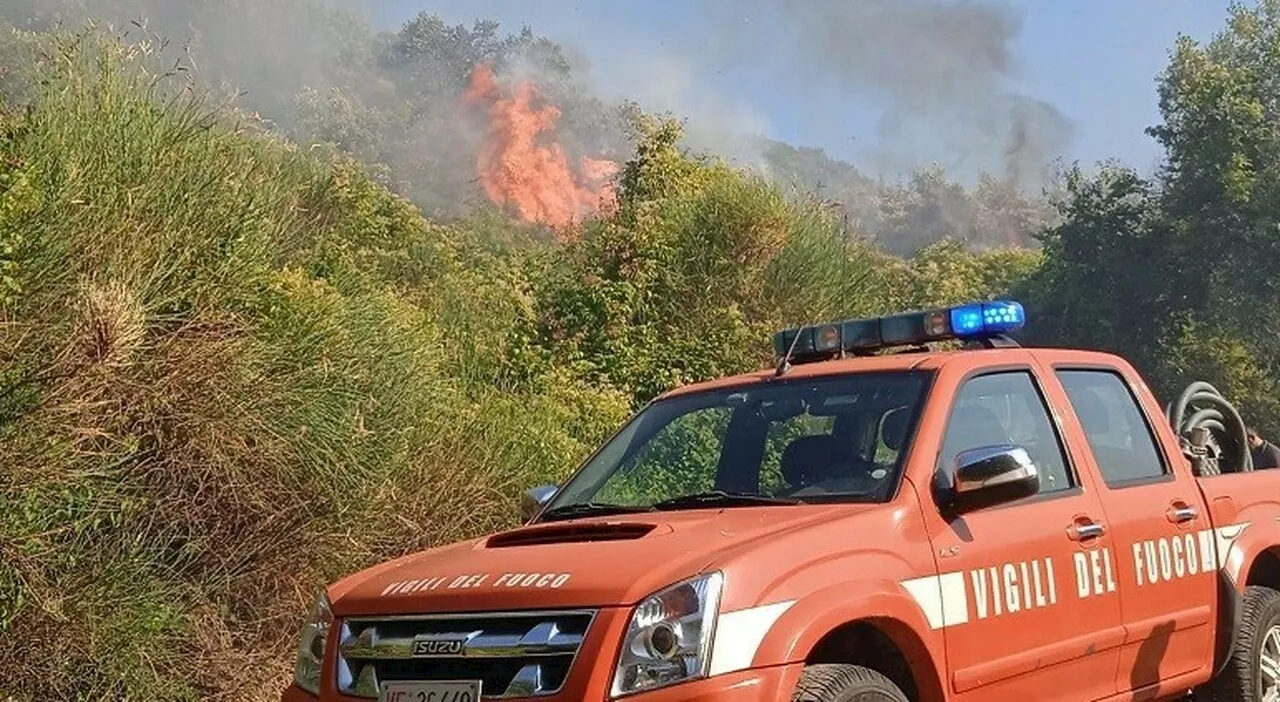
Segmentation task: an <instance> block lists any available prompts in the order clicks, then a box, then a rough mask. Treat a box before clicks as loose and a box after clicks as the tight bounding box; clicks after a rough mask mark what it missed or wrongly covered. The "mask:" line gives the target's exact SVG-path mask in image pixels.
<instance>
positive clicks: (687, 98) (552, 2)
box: [0, 0, 1072, 199]
mask: <svg viewBox="0 0 1280 702" xmlns="http://www.w3.org/2000/svg"><path fill="white" fill-rule="evenodd" d="M627 2H634V3H640V5H639V6H640V7H643V8H644V9H645V10H646V11H651V12H653V13H655V14H656V15H659V16H663V17H666V18H667V19H666V20H664V21H666V22H668V24H667V25H666V26H664V28H663V34H664V38H663V39H662V41H661V43H660V44H653V43H648V40H649V38H650V37H651V36H652V33H643V32H636V31H634V30H633V28H632V27H629V26H626V25H625V23H622V22H619V21H617V20H614V19H612V17H613V16H614V15H613V14H611V13H608V12H602V11H595V14H590V9H589V8H588V9H586V10H584V9H583V8H584V7H587V6H585V5H584V4H583V3H582V2H581V0H543V1H542V2H539V3H537V4H534V3H525V2H518V1H517V0H508V1H503V0H419V1H417V2H414V3H407V2H406V3H394V2H392V1H391V0H219V1H218V2H212V1H209V0H0V20H8V21H9V22H11V23H14V24H19V25H22V24H24V23H25V24H33V23H34V24H40V23H47V22H49V21H51V20H54V19H60V20H63V21H65V22H66V23H67V24H70V25H75V24H77V23H79V22H82V21H83V19H84V18H86V17H89V16H96V17H112V18H115V19H116V20H117V21H123V20H127V19H145V20H146V22H147V23H148V25H149V27H150V28H151V29H152V30H154V31H158V32H160V33H162V34H164V35H166V36H169V37H172V38H173V39H174V41H175V42H178V43H182V44H186V43H189V44H190V45H191V46H192V48H193V52H194V55H195V56H196V57H197V59H198V60H200V61H202V62H203V63H204V65H203V66H202V68H204V69H206V72H207V73H208V74H209V75H217V76H220V77H227V78H230V79H232V80H233V81H234V83H235V87H237V88H242V89H243V90H244V95H243V97H242V99H241V104H243V105H245V106H247V107H248V108H249V109H251V110H256V111H259V112H261V113H262V114H263V115H264V116H266V117H268V118H270V119H271V120H272V121H274V122H276V123H278V124H280V126H282V127H284V128H286V129H289V128H292V127H293V126H294V125H292V124H290V122H291V121H292V120H293V119H294V117H295V116H296V114H295V110H296V104H295V103H296V101H297V99H298V96H299V94H300V93H305V94H306V95H309V96H310V98H309V99H312V100H335V101H341V105H343V106H344V107H343V109H349V110H350V111H351V113H352V114H353V115H354V116H353V118H352V120H351V124H350V125H346V124H344V125H338V126H339V127H342V128H343V129H346V130H348V131H350V130H351V129H356V128H359V129H364V130H367V131H376V130H378V129H379V128H380V127H379V125H380V124H382V123H383V122H386V121H387V120H392V119H400V116H399V114H398V113H399V112H400V111H403V109H404V107H405V106H406V105H407V106H408V107H409V109H410V110H412V111H413V115H414V116H415V117H414V119H415V120H416V121H415V122H413V123H412V124H409V125H408V126H404V125H401V126H402V128H403V129H404V130H405V132H406V133H405V134H402V135H398V136H397V137H395V138H396V139H398V140H401V141H402V142H405V143H404V144H403V145H404V147H405V148H397V149H395V150H394V153H392V154H391V157H390V159H391V160H394V158H399V157H401V156H403V157H410V156H412V158H413V160H414V164H413V166H414V168H416V169H417V170H419V171H422V172H423V173H424V175H423V176H422V177H423V178H425V177H427V173H428V172H436V173H438V172H440V170H441V167H442V166H444V165H446V162H447V161H448V159H444V160H440V161H439V162H438V163H436V164H434V165H433V161H436V160H437V159H436V155H437V154H435V153H434V151H433V150H435V149H437V148H443V147H440V146H438V145H444V146H445V147H449V149H450V150H457V151H459V152H461V151H462V150H463V149H461V146H464V145H467V144H470V143H471V142H474V141H475V140H476V139H477V138H478V137H477V136H474V135H469V134H463V135H461V136H460V135H458V134H454V133H452V132H453V131H457V130H458V129H460V128H461V126H460V125H459V123H458V122H457V120H456V119H453V118H452V116H451V115H450V114H449V111H450V110H452V109H453V107H452V105H451V104H450V105H446V104H445V102H444V101H443V100H441V99H440V96H441V95H444V94H446V93H447V92H448V90H449V89H451V88H452V87H453V86H452V85H446V84H440V85H437V84H436V83H437V82H439V81H443V82H444V83H449V82H450V81H454V78H453V76H456V75H457V74H458V70H457V69H458V67H457V66H452V65H446V64H451V63H452V62H455V61H459V60H464V61H469V60H471V59H473V58H474V57H473V56H462V57H447V56H438V57H436V56H420V57H416V58H415V59H414V63H413V65H414V66H416V69H415V73H413V74H412V75H400V74H397V75H393V76H391V77H392V79H393V80H395V81H396V84H395V85H388V84H386V80H385V79H386V78H387V74H386V73H385V72H378V71H376V70H369V69H370V68H371V67H376V66H377V65H379V61H380V60H381V59H380V58H379V57H370V56H353V55H352V54H358V53H360V52H361V51H366V52H367V51H368V47H369V42H368V39H369V36H370V34H371V30H370V28H369V26H368V23H369V22H375V23H379V24H381V25H383V28H384V29H386V30H389V31H391V30H397V29H399V24H400V21H401V17H399V16H394V17H393V16H392V15H391V14H390V12H391V9H390V8H391V7H392V6H393V5H395V6H396V7H397V8H398V9H399V10H400V11H401V12H405V11H409V9H410V6H411V7H412V10H414V11H416V10H421V11H423V12H425V13H436V14H439V15H440V16H441V17H442V18H443V20H444V23H445V24H444V25H442V26H441V29H440V32H441V33H442V34H441V36H447V35H448V33H449V32H450V31H452V30H451V29H450V28H449V27H448V26H446V25H454V24H463V25H467V26H470V25H471V24H472V22H473V21H474V20H475V19H476V18H478V17H480V18H494V19H496V20H499V21H500V22H501V23H502V28H503V31H504V32H513V31H516V28H517V27H519V26H521V25H522V24H527V25H529V26H530V27H531V28H532V29H533V30H534V31H535V32H537V33H539V34H543V35H546V36H548V37H549V38H550V39H552V40H554V41H556V42H558V43H560V44H561V45H563V47H564V56H565V60H566V61H567V62H568V63H569V64H570V65H571V66H572V68H573V73H574V75H575V78H576V79H578V80H581V81H584V82H586V84H587V85H588V86H589V88H590V91H591V92H593V93H594V94H596V95H598V96H600V97H601V98H603V99H607V100H616V99H623V98H625V99H633V100H636V101H637V102H638V103H639V104H640V105H641V106H642V107H644V108H646V109H653V110H666V111H670V112H672V113H674V114H676V115H677V116H681V117H684V118H687V121H688V132H689V138H690V142H691V144H692V145H693V146H695V147H698V148H702V149H707V150H710V151H713V152H716V153H719V154H721V155H723V156H727V157H729V158H730V159H731V160H732V161H734V162H736V163H739V164H742V165H748V166H754V167H757V168H759V169H762V170H767V169H768V163H769V161H768V159H767V158H765V156H764V150H765V148H766V147H765V143H764V142H763V141H762V140H761V139H760V138H759V137H777V136H779V135H778V134H776V133H774V128H775V125H773V124H772V123H771V121H770V119H769V118H768V117H767V116H766V111H765V110H764V109H763V108H762V106H761V104H759V103H760V102H761V101H762V100H763V101H767V102H769V103H772V104H773V106H774V108H775V109H776V107H777V106H778V105H783V106H785V112H786V113H787V115H788V118H789V121H791V122H798V123H800V125H801V127H802V128H803V131H804V132H806V133H807V134H810V135H815V138H814V139H812V141H820V142H821V144H806V145H823V146H828V147H830V146H832V145H834V146H835V147H836V148H834V149H832V150H833V152H834V153H835V154H836V155H856V157H857V160H858V162H859V164H860V166H862V167H864V168H866V167H870V168H871V169H872V170H874V171H876V172H877V175H880V176H882V177H889V178H894V177H897V176H901V175H905V174H908V173H911V172H913V171H916V170H918V169H919V168H921V167H923V166H927V165H928V164H930V163H939V164H941V165H942V166H944V167H945V168H946V169H947V170H948V172H949V173H951V174H952V175H953V176H965V179H966V180H973V179H974V177H975V176H976V175H977V174H978V173H979V172H987V173H993V174H997V175H1000V176H1002V177H1003V179H1004V180H1005V181H1006V182H1008V183H1010V184H1012V185H1016V186H1021V187H1030V188H1034V187H1035V186H1036V185H1038V184H1039V183H1040V182H1042V180H1043V176H1044V174H1045V170H1046V168H1047V164H1048V163H1049V162H1050V161H1051V160H1052V159H1053V158H1054V157H1055V156H1058V155H1060V154H1061V153H1062V151H1063V150H1064V148H1065V147H1066V146H1067V145H1068V143H1069V142H1070V140H1071V138H1072V127H1071V125H1070V124H1069V122H1068V121H1067V120H1066V119H1065V118H1064V116H1063V115H1062V114H1061V113H1060V112H1059V111H1058V110H1057V109H1056V108H1054V107H1053V106H1051V105H1048V104H1045V103H1043V102H1041V101H1039V100H1036V99H1035V98H1033V97H1031V96H1027V95H1024V94H1020V93H1019V92H1017V91H1016V90H1014V89H1013V88H1011V87H1010V86H1011V85H1012V83H1013V81H1014V80H1015V79H1016V78H1017V77H1018V65H1017V61H1016V59H1015V57H1014V55H1013V45H1014V42H1015V41H1016V39H1017V37H1018V35H1019V32H1020V31H1021V15H1020V13H1019V12H1018V11H1017V10H1015V9H1014V8H1012V7H1011V6H1009V5H1008V4H1007V3H1006V2H1002V1H1001V0H968V1H963V0H687V2H679V3H674V2H668V3H666V4H664V3H663V2H657V1H655V0H619V5H618V6H623V5H625V4H626V3H627ZM335 11H340V12H344V13H347V14H348V15H349V19H346V20H343V21H340V22H334V21H332V20H331V19H326V16H331V14H332V13H333V12H335ZM361 14H363V17H364V18H371V19H362V18H361V16H360V15H361ZM31 18H35V19H34V20H32V19H31ZM585 47H591V49H592V50H591V51H590V52H588V50H587V49H586V48H585ZM409 48H410V49H412V47H409ZM588 55H590V56H591V57H592V58H591V60H590V61H588V59H587V56H588ZM353 67H364V69H365V70H366V71H367V75H353V74H352V73H350V71H352V70H355V69H354V68H353ZM209 69H212V70H209ZM370 76H373V77H372V78H371V77H370ZM441 76H443V78H441ZM744 77H750V78H751V79H752V80H753V81H755V82H763V83H764V86H765V90H766V94H765V95H763V96H761V95H754V96H748V95H745V94H744V92H743V91H742V90H741V88H740V86H739V84H738V82H737V81H738V80H740V79H742V78H744ZM548 78H550V79H551V80H550V82H553V83H554V82H555V77H554V76H548ZM455 82H456V81H455ZM333 86H345V88H344V90H345V92H344V94H342V95H340V96H333V95H330V94H329V93H327V92H326V91H328V90H329V89H330V88H332V87H333ZM353 86H354V88H353ZM571 89H572V88H569V90H571ZM414 91H418V93H420V94H423V95H426V96H427V97H424V98H421V99H417V98H415V92H414ZM850 104H853V105H855V106H856V107H857V109H858V110H859V111H860V112H862V113H863V114H867V115H872V119H871V123H872V124H874V125H876V126H875V127H873V128H872V131H871V133H862V132H859V131H857V130H855V128H853V127H851V126H850V124H849V122H850V121H851V120H850V119H849V117H848V116H847V115H846V114H845V111H846V110H847V109H848V105H850ZM423 116H425V118H423ZM442 125H443V127H442ZM599 125H600V121H599V119H598V118H597V117H596V116H594V115H593V114H588V113H583V114H581V115H579V116H576V117H575V115H574V114H566V115H565V116H564V118H563V119H562V123H561V127H562V136H563V137H564V138H565V139H566V140H567V141H568V142H570V143H571V144H581V145H582V150H583V151H589V150H591V148H592V147H593V145H597V144H600V143H605V142H609V141H610V138H609V137H608V135H605V134H603V133H602V132H603V131H604V128H602V127H600V126H599ZM462 126H466V125H462ZM442 129H443V131H441V130H442ZM330 131H332V129H331V130H330ZM597 132H601V133H597ZM462 137H466V138H462ZM361 139H363V140H365V141H369V142H371V143H372V142H377V141H379V139H378V138H377V135H375V134H371V135H368V136H364V135H360V134H356V135H355V136H354V137H353V138H352V139H351V140H352V141H360V140H361ZM382 141H385V139H382ZM455 147H457V148H455ZM841 147H843V148H841ZM370 148H371V149H372V148H373V147H372V146H371V147H370ZM422 149H425V150H427V151H428V152H432V153H428V154H427V156H428V158H426V159H425V160H424V159H422V158H418V155H417V153H416V152H419V150H422ZM357 150H358V149H357ZM385 151H386V149H385V148H384V152H385ZM382 157H383V158H382V160H383V161H384V162H385V161H388V160H389V158H388V157H387V154H386V153H383V154H382ZM393 165H397V166H398V165H399V164H393ZM397 170H399V171H401V172H403V173H406V174H408V175H407V176H406V177H413V174H412V173H411V172H410V171H412V170H413V169H412V168H408V167H405V168H397ZM459 177H461V176H459ZM420 180H421V179H420ZM435 185H438V184H433V186H432V187H434V186H435ZM457 185H459V186H461V185H462V183H458V184H457ZM423 189H427V186H423ZM442 199H447V197H446V198H442Z"/></svg>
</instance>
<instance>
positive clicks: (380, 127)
mask: <svg viewBox="0 0 1280 702" xmlns="http://www.w3.org/2000/svg"><path fill="white" fill-rule="evenodd" d="M344 7H349V5H343V4H341V3H336V4H332V3H326V2H325V1H324V0H270V1H266V0H233V1H232V2H228V3H221V4H219V5H217V6H216V9H214V6H209V5H206V4H205V3H202V2H197V1H195V0H95V2H92V3H86V2H83V0H14V1H13V2H9V3H5V7H3V8H0V24H3V23H4V22H6V21H7V22H8V23H10V24H12V25H14V26H17V27H21V28H24V29H35V30H41V29H47V28H48V27H51V26H54V25H57V24H59V23H61V24H62V25H63V26H65V27H68V28H70V29H73V30H74V29H79V28H80V27H81V26H82V25H83V24H84V23H85V22H87V21H90V20H93V21H99V22H110V23H113V24H114V26H118V27H122V28H125V29H130V28H133V29H135V31H137V30H136V28H135V27H133V25H132V24H131V23H133V22H143V21H145V23H146V26H147V28H148V30H149V32H150V33H152V34H153V35H154V36H155V37H156V39H157V40H167V41H169V42H172V43H173V44H174V48H177V47H178V46H182V47H184V49H185V50H187V51H189V53H190V56H191V64H192V65H193V66H194V67H196V70H197V72H198V73H199V74H200V76H201V79H202V80H204V81H206V83H210V84H213V83H216V84H219V85H223V86H225V91H226V92H227V93H238V94H239V95H238V98H237V101H236V102H237V105H238V106H239V107H240V108H241V109H243V110H244V111H245V112H246V113H248V114H252V115H254V116H255V117H257V118H261V119H264V120H266V121H267V123H268V124H270V125H271V126H272V127H273V128H275V129H277V130H278V131H281V132H282V133H284V134H287V135H289V136H290V137H292V138H294V139H296V140H298V141H300V142H304V143H310V142H317V141H319V142H327V143H332V144H334V145H336V146H337V147H339V148H340V149H342V150H344V151H345V152H346V153H348V154H351V155H353V156H354V157H355V158H357V159H359V160H360V161H361V162H363V163H364V164H365V165H366V166H368V167H370V168H371V169H372V170H373V171H374V172H376V173H379V174H380V178H381V179H382V181H383V182H385V183H387V184H388V185H389V186H390V187H392V188H393V189H394V190H395V191H396V192H397V193H400V194H402V195H405V196H407V197H409V198H410V199H411V200H413V201H414V203H415V204H417V205H418V206H419V207H420V208H421V209H422V210H423V211H424V212H425V213H426V214H428V215H429V216H432V217H434V218H437V219H451V218H454V217H460V216H467V215H469V214H471V213H474V212H477V211H481V210H486V209H490V208H494V207H496V208H498V209H500V210H502V211H503V212H504V213H505V214H508V215H516V216H520V217H522V218H523V219H525V220H526V221H530V222H535V223H540V224H554V223H556V222H558V221H560V220H561V219H563V217H564V216H566V215H567V214H572V215H574V216H583V215H585V214H586V213H587V211H586V210H584V211H581V212H579V211H577V210H572V211H568V210H566V211H565V212H564V213H560V212H556V211H554V210H555V209H556V208H551V210H547V209H545V208H543V209H539V208H534V207H529V206H527V205H526V206H524V208H523V209H521V207H520V206H519V205H515V204H513V202H518V201H519V200H520V199H521V198H524V199H525V200H526V201H528V200H530V199H536V200H541V201H542V202H546V201H548V200H550V199H557V200H563V199H564V195H563V192H564V191H565V190H571V189H573V188H575V187H587V188H592V187H597V185H596V184H592V183H591V182H589V181H590V180H591V178H590V173H588V172H586V171H584V170H583V168H582V167H581V166H580V164H581V159H582V158H584V157H586V158H589V159H592V160H593V161H594V162H600V163H603V162H605V161H608V162H611V163H615V164H616V163H620V162H621V161H625V160H626V159H627V158H629V157H630V155H632V154H633V153H634V148H635V145H636V143H635V135H634V134H632V133H630V123H631V114H632V113H633V112H634V111H635V110H637V109H640V108H643V106H637V105H632V104H626V103H623V104H615V103H611V102H608V101H604V100H602V99H600V98H599V97H597V96H595V95H594V94H593V93H592V91H591V90H590V88H589V87H588V86H587V85H586V84H585V82H584V79H583V77H582V76H581V75H580V69H579V67H578V66H577V65H576V63H575V62H574V61H573V60H571V59H570V58H569V52H567V51H565V49H564V47H561V46H559V45H557V44H555V43H554V42H551V41H549V40H548V39H546V38H544V37H540V36H538V35H537V34H536V33H535V32H534V31H533V30H532V29H530V28H524V29H522V30H521V31H519V32H516V33H513V34H507V33H505V32H504V31H503V29H502V28H501V27H500V26H498V25H497V24H496V23H494V22H490V21H485V20H477V21H476V22H475V23H474V25H473V26H470V27H466V26H449V25H446V24H445V23H444V22H443V21H441V20H440V19H439V18H438V17H436V16H433V15H430V14H426V13H423V14H420V15H418V16H417V17H414V18H412V19H411V20H409V21H408V22H406V23H405V24H404V25H403V26H402V27H400V28H399V29H398V30H396V31H375V30H374V29H373V28H371V27H370V26H369V25H368V24H367V22H366V21H365V20H364V19H363V18H362V17H361V16H360V15H359V14H357V13H356V12H355V11H352V10H346V9H331V8H344ZM489 70H492V72H493V74H494V76H495V85H494V88H495V91H494V92H493V93H492V95H491V96H490V99H489V100H488V101H487V102H479V103H478V102H476V100H475V99H474V96H473V97H472V98H468V97H467V90H468V88H469V87H470V86H471V84H472V81H473V79H474V78H475V77H476V75H477V74H478V72H481V71H489ZM494 109H498V110H502V111H504V112H505V113H506V114H505V116H503V117H494V116H493V115H492V114H491V112H492V110H494ZM512 117H514V118H515V119H512ZM674 117H676V118H683V115H674ZM726 138H729V139H732V140H733V141H734V142H735V143H737V144H739V145H740V148H741V149H742V150H744V151H750V152H758V153H759V159H758V161H759V163H758V164H753V165H755V166H757V167H759V168H761V169H762V170H763V174H764V175H765V176H766V177H768V178H769V179H770V180H771V181H772V182H774V183H777V184H778V185H780V186H781V187H783V188H784V189H786V190H788V191H789V192H794V193H796V194H797V196H800V197H804V196H816V197H819V198H822V199H824V200H827V201H829V202H831V203H832V205H833V206H834V207H837V208H838V209H839V210H840V211H841V212H842V213H844V214H845V215H846V228H847V230H848V231H849V233H850V235H851V236H856V237H860V238H864V239H868V240H873V241H875V242H876V243H877V244H878V245H879V246H881V247H882V248H884V249H886V250H888V251H891V252H894V253H898V254H904V255H906V254H911V253H913V252H915V251H916V250H918V249H919V248H921V247H923V246H926V245H928V244H931V243H935V242H937V241H940V240H942V239H944V238H954V239H958V240H960V241H964V242H966V243H967V244H969V245H971V246H973V247H977V248H990V247H999V246H1008V245H1019V246H1033V245H1036V241H1035V239H1034V238H1033V235H1034V234H1035V233H1036V232H1037V231H1039V230H1040V228H1042V227H1043V226H1044V225H1045V224H1048V223H1051V222H1052V221H1053V216H1054V211H1053V209H1052V207H1051V206H1050V205H1049V203H1048V202H1047V201H1045V200H1044V199H1043V198H1042V197H1039V195H1040V193H1036V192H1032V193H1025V192H1021V191H1020V190H1019V189H1018V188H1015V187H1014V185H1012V184H1011V183H1008V182H1005V181H1004V180H1002V179H1001V178H1000V177H998V176H997V175H995V174H990V175H984V176H983V177H982V178H981V181H980V183H979V184H978V185H977V186H975V187H974V188H972V189H966V188H965V187H963V186H961V185H959V184H958V183H955V182H953V181H952V180H950V179H949V178H948V177H947V175H946V173H945V171H944V170H943V169H941V168H940V167H935V168H931V169H925V170H922V171H921V172H919V173H916V174H913V176H912V177H909V178H906V179H904V180H903V181H902V182H889V183H881V182H877V181H875V180H873V179H870V178H868V177H866V176H865V175H863V174H862V173H860V172H859V171H858V170H857V169H856V168H854V167H853V166H851V165H849V164H847V163H844V162H841V161H838V160H835V159H832V158H830V157H829V156H828V155H827V154H825V153H824V152H823V151H821V150H820V149H812V148H796V147H792V146H789V145H786V144H782V143H780V142H776V141H773V140H770V139H765V138H759V137H749V136H746V135H729V136H727V137H726ZM494 140H498V141H502V142H504V143H505V146H506V148H508V149H515V150H518V151H521V153H520V154H519V155H520V156H521V157H522V160H521V161H520V169H521V172H520V173H505V174H504V173H498V172H495V171H494V169H493V167H492V165H490V167H489V168H488V169H486V168H485V166H484V165H483V164H480V163H478V155H479V154H481V153H482V152H483V151H484V150H485V149H486V148H487V147H486V143H488V142H492V141H494ZM547 143H554V144H555V146H554V149H558V151H555V152H552V151H545V152H544V151H541V150H540V146H541V145H543V144H547ZM753 160H755V159H753ZM535 179H536V182H535ZM516 190H522V192H519V193H517V192H515V191H516ZM537 191H541V192H537ZM560 209H564V208H563V207H561V208H560Z"/></svg>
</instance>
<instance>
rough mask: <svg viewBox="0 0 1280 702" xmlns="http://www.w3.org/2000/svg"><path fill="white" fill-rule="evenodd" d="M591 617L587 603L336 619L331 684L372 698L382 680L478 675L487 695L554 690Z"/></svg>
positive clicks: (495, 697) (531, 694)
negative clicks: (334, 680)
mask: <svg viewBox="0 0 1280 702" xmlns="http://www.w3.org/2000/svg"><path fill="white" fill-rule="evenodd" d="M594 618H595V612H594V611H589V610H581V611H571V612H510V613H503V614H459V615H431V616H409V617H353V618H351V619H346V620H344V621H343V623H342V633H341V639H340V643H339V646H338V688H339V689H340V690H341V691H342V692H343V693H345V694H348V695H354V696H357V697H369V698H376V697H377V696H378V692H379V690H380V689H381V687H382V685H383V684H384V683H387V682H394V681H407V680H482V681H483V686H482V693H483V697H484V699H487V700H498V699H506V698H511V697H540V696H543V695H554V694H555V693H557V692H559V691H560V688H561V687H563V686H564V682H565V680H566V679H567V678H568V677H569V670H570V668H572V667H573V661H574V658H576V657H577V655H578V650H579V649H580V648H581V647H582V642H583V640H584V639H585V638H586V636H587V630H588V629H589V628H590V627H591V622H592V620H593V619H594Z"/></svg>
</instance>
